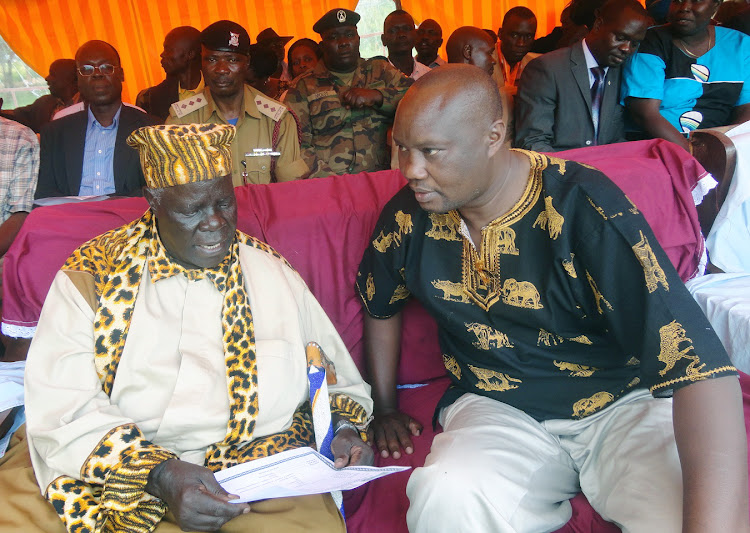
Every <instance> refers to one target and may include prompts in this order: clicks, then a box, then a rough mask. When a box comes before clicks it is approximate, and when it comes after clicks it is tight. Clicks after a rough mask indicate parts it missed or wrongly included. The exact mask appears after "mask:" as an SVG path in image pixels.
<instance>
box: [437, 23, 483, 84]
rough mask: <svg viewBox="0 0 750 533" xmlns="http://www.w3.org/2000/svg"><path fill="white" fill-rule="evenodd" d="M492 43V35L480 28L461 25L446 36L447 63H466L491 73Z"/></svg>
mask: <svg viewBox="0 0 750 533" xmlns="http://www.w3.org/2000/svg"><path fill="white" fill-rule="evenodd" d="M493 49H494V43H493V42H492V37H490V36H489V35H488V34H487V32H485V31H484V30H482V29H481V28H476V27H474V26H462V27H460V28H458V29H457V30H456V31H454V32H453V33H452V34H451V36H450V37H449V38H448V43H447V44H446V45H445V51H446V53H447V54H448V63H468V64H469V65H474V66H477V67H479V68H481V69H482V70H484V71H486V72H487V73H488V74H492V71H493V69H494V66H495V60H494V59H493V58H492V51H493Z"/></svg>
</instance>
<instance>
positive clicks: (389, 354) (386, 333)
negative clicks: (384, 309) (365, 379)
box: [364, 313, 401, 414]
mask: <svg viewBox="0 0 750 533" xmlns="http://www.w3.org/2000/svg"><path fill="white" fill-rule="evenodd" d="M364 340H365V347H364V348H365V360H366V362H367V369H368V372H369V375H370V383H371V384H372V397H373V400H374V403H375V406H374V411H375V414H378V413H382V412H383V411H389V410H392V409H396V408H397V407H398V401H397V398H396V379H397V373H398V363H399V360H400V351H401V313H398V314H396V315H393V316H392V317H390V318H385V319H379V318H373V317H371V316H369V315H368V314H365V319H364Z"/></svg>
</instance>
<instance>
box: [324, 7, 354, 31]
mask: <svg viewBox="0 0 750 533" xmlns="http://www.w3.org/2000/svg"><path fill="white" fill-rule="evenodd" d="M357 22H359V14H358V13H355V12H354V11H350V10H349V9H344V8H339V9H331V10H330V11H329V12H328V13H326V14H325V15H323V16H322V17H320V18H319V19H318V22H316V23H315V25H313V31H314V32H315V33H320V34H322V33H323V32H324V31H326V30H330V29H331V28H339V27H341V26H356V25H357Z"/></svg>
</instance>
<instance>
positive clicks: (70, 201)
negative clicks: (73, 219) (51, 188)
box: [34, 194, 109, 207]
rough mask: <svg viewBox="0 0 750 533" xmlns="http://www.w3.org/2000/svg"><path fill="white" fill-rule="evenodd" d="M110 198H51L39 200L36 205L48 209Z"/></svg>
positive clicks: (35, 202)
mask: <svg viewBox="0 0 750 533" xmlns="http://www.w3.org/2000/svg"><path fill="white" fill-rule="evenodd" d="M107 198H109V196H108V195H106V194H103V195H101V196H49V197H47V198H37V199H36V200H34V205H38V206H39V207H47V206H50V205H62V204H75V203H80V202H101V201H102V200H106V199H107Z"/></svg>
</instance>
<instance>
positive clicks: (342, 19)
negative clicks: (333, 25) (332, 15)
mask: <svg viewBox="0 0 750 533" xmlns="http://www.w3.org/2000/svg"><path fill="white" fill-rule="evenodd" d="M336 18H337V19H339V22H342V23H343V22H346V11H344V10H343V9H339V10H338V11H337V12H336Z"/></svg>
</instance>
